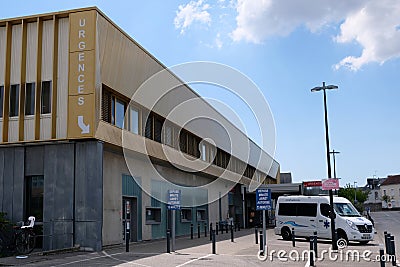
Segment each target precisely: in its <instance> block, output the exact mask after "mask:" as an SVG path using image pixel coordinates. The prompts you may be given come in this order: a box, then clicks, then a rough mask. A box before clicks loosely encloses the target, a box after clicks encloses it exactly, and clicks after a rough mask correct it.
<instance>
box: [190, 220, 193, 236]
mask: <svg viewBox="0 0 400 267" xmlns="http://www.w3.org/2000/svg"><path fill="white" fill-rule="evenodd" d="M190 239H193V223H191V224H190Z"/></svg>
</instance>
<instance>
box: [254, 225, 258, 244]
mask: <svg viewBox="0 0 400 267" xmlns="http://www.w3.org/2000/svg"><path fill="white" fill-rule="evenodd" d="M254 234H255V236H256V244H258V229H257V226H256V227H255V228H254Z"/></svg>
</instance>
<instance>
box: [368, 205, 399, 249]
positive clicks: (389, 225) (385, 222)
mask: <svg viewBox="0 0 400 267" xmlns="http://www.w3.org/2000/svg"><path fill="white" fill-rule="evenodd" d="M371 216H372V218H373V220H374V221H375V228H376V230H377V231H378V238H379V239H377V238H375V240H376V241H379V243H381V244H383V243H384V237H383V232H384V231H388V232H389V233H391V234H392V235H394V237H395V241H396V245H397V244H399V245H397V247H398V249H397V251H399V250H400V247H399V246H400V211H380V212H372V213H371Z"/></svg>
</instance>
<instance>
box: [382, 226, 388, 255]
mask: <svg viewBox="0 0 400 267" xmlns="http://www.w3.org/2000/svg"><path fill="white" fill-rule="evenodd" d="M383 235H384V238H385V250H386V253H387V252H388V243H387V235H388V232H387V231H385V232H383Z"/></svg>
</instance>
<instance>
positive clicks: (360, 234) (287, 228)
mask: <svg viewBox="0 0 400 267" xmlns="http://www.w3.org/2000/svg"><path fill="white" fill-rule="evenodd" d="M333 206H334V209H335V213H336V219H335V228H336V231H337V243H338V246H339V248H340V247H345V246H347V244H348V241H358V242H360V243H362V244H367V243H368V242H369V241H371V240H373V239H374V228H373V225H372V223H371V221H370V220H368V219H366V218H364V217H362V216H361V215H360V214H359V213H358V211H357V210H356V208H354V206H353V205H352V204H351V202H350V201H348V200H347V199H346V198H343V197H333ZM329 213H330V205H329V196H281V197H279V198H278V202H277V205H276V213H275V214H276V227H275V234H276V235H282V238H283V239H284V240H290V239H291V238H292V230H294V232H295V236H296V237H297V236H298V237H306V238H307V237H310V236H311V235H313V234H314V232H315V231H316V232H317V236H318V238H322V239H331V238H332V235H331V227H330V226H331V219H330V217H329Z"/></svg>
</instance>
